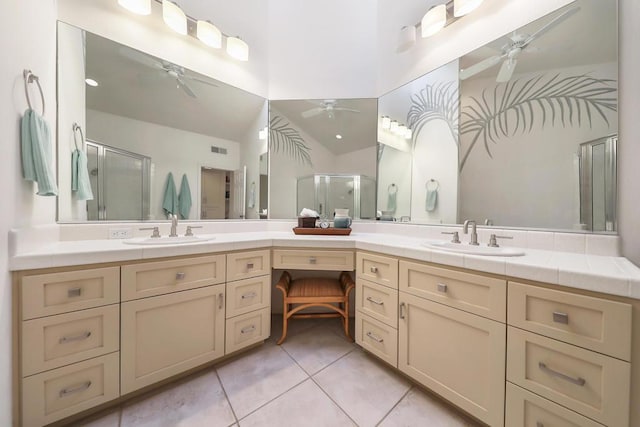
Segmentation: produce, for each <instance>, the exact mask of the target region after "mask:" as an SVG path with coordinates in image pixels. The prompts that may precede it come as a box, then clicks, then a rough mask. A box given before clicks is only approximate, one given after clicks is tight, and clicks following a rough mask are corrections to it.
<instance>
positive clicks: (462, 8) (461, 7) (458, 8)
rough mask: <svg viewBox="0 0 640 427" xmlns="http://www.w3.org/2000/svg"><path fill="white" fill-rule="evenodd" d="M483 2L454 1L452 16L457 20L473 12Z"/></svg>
mask: <svg viewBox="0 0 640 427" xmlns="http://www.w3.org/2000/svg"><path fill="white" fill-rule="evenodd" d="M482 1H483V0H454V1H453V16H455V17H456V18H459V17H461V16H464V15H466V14H467V13H469V12H473V11H474V10H475V9H477V8H478V6H480V5H481V4H482Z"/></svg>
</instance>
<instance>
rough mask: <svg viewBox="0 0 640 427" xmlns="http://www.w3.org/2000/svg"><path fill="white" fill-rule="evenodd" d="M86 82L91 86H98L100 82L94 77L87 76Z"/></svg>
mask: <svg viewBox="0 0 640 427" xmlns="http://www.w3.org/2000/svg"><path fill="white" fill-rule="evenodd" d="M84 82H85V83H86V84H87V85H89V86H91V87H98V82H97V81H95V80H94V79H90V78H86V79H84Z"/></svg>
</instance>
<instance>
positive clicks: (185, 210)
mask: <svg viewBox="0 0 640 427" xmlns="http://www.w3.org/2000/svg"><path fill="white" fill-rule="evenodd" d="M178 210H179V211H180V219H188V218H189V211H191V189H190V188H189V181H188V180H187V174H186V173H185V174H184V175H182V182H181V183H180V195H179V196H178Z"/></svg>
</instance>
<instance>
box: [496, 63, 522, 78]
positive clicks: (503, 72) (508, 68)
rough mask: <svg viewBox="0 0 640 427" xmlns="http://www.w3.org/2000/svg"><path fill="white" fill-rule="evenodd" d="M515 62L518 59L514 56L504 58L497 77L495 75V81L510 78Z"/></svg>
mask: <svg viewBox="0 0 640 427" xmlns="http://www.w3.org/2000/svg"><path fill="white" fill-rule="evenodd" d="M517 64H518V60H517V59H516V58H509V59H506V60H505V61H504V62H503V63H502V66H501V67H500V71H499V72H498V77H496V82H498V83H504V82H508V81H509V80H511V76H513V72H514V71H515V69H516V65H517Z"/></svg>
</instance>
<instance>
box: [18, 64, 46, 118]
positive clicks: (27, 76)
mask: <svg viewBox="0 0 640 427" xmlns="http://www.w3.org/2000/svg"><path fill="white" fill-rule="evenodd" d="M22 76H23V77H24V94H25V95H26V97H27V104H28V105H29V108H30V109H32V110H33V106H32V105H31V98H29V84H30V83H33V82H36V85H38V90H39V91H40V98H41V99H42V115H43V116H44V111H45V107H44V92H43V91H42V86H41V85H40V79H39V78H38V76H36V75H35V74H33V73H32V72H31V70H24V71H23V72H22Z"/></svg>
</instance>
